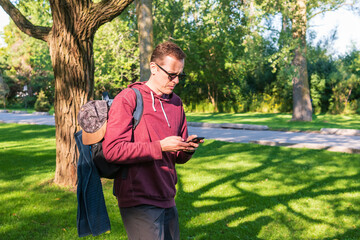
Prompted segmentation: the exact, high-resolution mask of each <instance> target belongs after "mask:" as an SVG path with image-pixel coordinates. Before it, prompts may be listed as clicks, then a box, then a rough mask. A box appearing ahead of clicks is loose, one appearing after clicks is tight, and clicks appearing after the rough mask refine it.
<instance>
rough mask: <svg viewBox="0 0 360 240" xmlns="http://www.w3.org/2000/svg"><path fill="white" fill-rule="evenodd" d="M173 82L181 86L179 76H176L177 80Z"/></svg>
mask: <svg viewBox="0 0 360 240" xmlns="http://www.w3.org/2000/svg"><path fill="white" fill-rule="evenodd" d="M173 82H174V83H176V84H179V76H176V78H174V79H173Z"/></svg>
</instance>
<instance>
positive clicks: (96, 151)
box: [78, 88, 144, 179]
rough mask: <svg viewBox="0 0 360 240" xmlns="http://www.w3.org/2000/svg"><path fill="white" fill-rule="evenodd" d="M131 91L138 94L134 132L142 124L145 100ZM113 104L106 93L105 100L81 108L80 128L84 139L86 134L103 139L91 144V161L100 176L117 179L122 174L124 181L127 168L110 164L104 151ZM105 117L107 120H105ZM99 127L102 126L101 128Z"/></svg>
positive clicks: (137, 91)
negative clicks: (104, 138)
mask: <svg viewBox="0 0 360 240" xmlns="http://www.w3.org/2000/svg"><path fill="white" fill-rule="evenodd" d="M131 89H132V90H133V91H134V92H135V94H136V107H135V110H134V112H133V128H132V131H133V132H134V130H135V128H136V126H137V125H138V124H139V122H140V119H141V116H142V113H143V108H144V106H143V98H142V95H141V93H140V91H139V90H138V89H136V88H131ZM100 101H102V102H100ZM105 103H106V105H105ZM111 104H112V99H110V98H109V96H108V94H107V93H104V94H103V100H93V101H89V102H88V103H86V104H85V105H84V106H83V107H81V109H80V112H79V114H78V120H79V124H80V126H81V127H82V128H83V137H84V135H86V134H95V135H99V136H100V137H98V138H97V139H99V138H101V140H100V139H99V141H97V139H96V138H95V141H97V142H96V143H92V144H90V146H91V159H92V161H93V162H94V165H95V166H96V169H97V171H98V173H99V176H100V177H102V178H108V179H115V178H116V177H117V176H118V175H119V174H120V172H121V173H122V178H123V179H124V178H126V176H127V167H126V166H124V165H122V164H116V163H110V162H108V161H107V160H106V159H105V157H104V153H103V149H102V142H103V136H104V135H105V130H106V123H107V114H108V111H109V109H110V107H111ZM105 116H106V119H104V118H105ZM81 120H82V121H81ZM99 125H101V126H100V128H99ZM104 125H105V126H104ZM85 129H86V130H88V131H89V132H90V133H87V131H85ZM93 129H96V130H93ZM102 129H103V130H102ZM99 131H103V132H102V133H101V134H97V133H99ZM83 142H85V141H84V138H83ZM84 144H85V143H84Z"/></svg>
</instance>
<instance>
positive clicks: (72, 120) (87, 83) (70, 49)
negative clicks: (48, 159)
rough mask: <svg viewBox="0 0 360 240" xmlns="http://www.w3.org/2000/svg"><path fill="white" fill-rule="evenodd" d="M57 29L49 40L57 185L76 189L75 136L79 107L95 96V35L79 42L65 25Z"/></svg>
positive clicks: (58, 25) (76, 153) (76, 156)
mask: <svg viewBox="0 0 360 240" xmlns="http://www.w3.org/2000/svg"><path fill="white" fill-rule="evenodd" d="M56 26H57V27H56V28H55V27H54V28H53V34H52V35H51V37H50V38H49V40H48V42H49V47H50V54H51V60H52V65H53V69H54V75H55V103H54V108H55V126H56V171H55V183H57V184H60V185H69V186H75V185H76V180H77V177H76V176H77V175H76V165H77V159H78V152H77V150H76V145H75V139H74V137H73V136H74V133H76V132H77V131H79V130H80V128H79V125H78V123H77V114H78V112H79V109H80V106H82V105H83V104H85V103H86V102H87V100H88V99H90V98H92V96H93V86H94V58H93V36H90V38H88V39H84V40H80V39H79V38H77V37H76V36H74V34H73V33H72V32H69V31H68V29H67V28H66V26H61V24H56ZM60 26H61V27H60Z"/></svg>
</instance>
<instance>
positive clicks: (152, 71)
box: [150, 62, 157, 74]
mask: <svg viewBox="0 0 360 240" xmlns="http://www.w3.org/2000/svg"><path fill="white" fill-rule="evenodd" d="M150 72H151V74H155V73H156V72H157V66H156V64H155V63H154V62H151V63H150Z"/></svg>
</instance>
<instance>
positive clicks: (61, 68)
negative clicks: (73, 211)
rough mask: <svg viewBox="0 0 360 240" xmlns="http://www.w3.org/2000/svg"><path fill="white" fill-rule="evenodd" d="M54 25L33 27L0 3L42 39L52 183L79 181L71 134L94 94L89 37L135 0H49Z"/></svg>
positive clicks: (22, 27) (0, 2) (7, 4)
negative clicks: (51, 81) (50, 96)
mask: <svg viewBox="0 0 360 240" xmlns="http://www.w3.org/2000/svg"><path fill="white" fill-rule="evenodd" d="M49 2H50V6H51V13H52V17H53V27H52V28H49V27H41V26H34V25H33V24H32V23H31V22H30V21H28V20H27V19H26V18H25V17H24V16H23V15H22V14H21V12H20V11H19V10H18V9H17V8H16V7H15V6H14V5H13V4H12V3H11V2H10V1H9V0H0V5H1V6H2V7H3V9H4V10H5V11H6V13H8V14H9V15H10V17H11V18H12V19H13V21H14V22H15V24H16V25H17V26H18V27H19V29H20V30H21V31H23V32H24V33H26V34H28V35H29V36H31V37H35V38H37V39H40V40H43V41H46V42H47V43H48V45H49V48H50V55H51V61H52V66H53V69H54V76H55V103H54V105H55V125H56V171H55V183H57V184H60V185H66V186H75V185H76V182H77V173H76V165H77V159H78V152H77V150H76V145H75V139H74V133H75V132H76V131H78V130H80V127H79V125H78V122H77V114H78V112H79V109H80V107H81V106H82V105H83V104H84V103H86V102H87V101H88V100H89V99H91V98H92V97H93V91H94V89H93V88H94V59H93V39H94V35H95V32H96V30H97V29H98V28H99V27H100V26H101V25H102V24H104V23H107V22H109V21H111V20H112V19H114V18H115V17H117V16H119V15H120V14H121V13H122V11H123V10H124V9H125V8H126V7H127V6H128V5H129V4H130V3H132V2H133V0H102V1H100V2H98V3H93V2H92V1H91V0H61V1H58V0H49Z"/></svg>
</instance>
